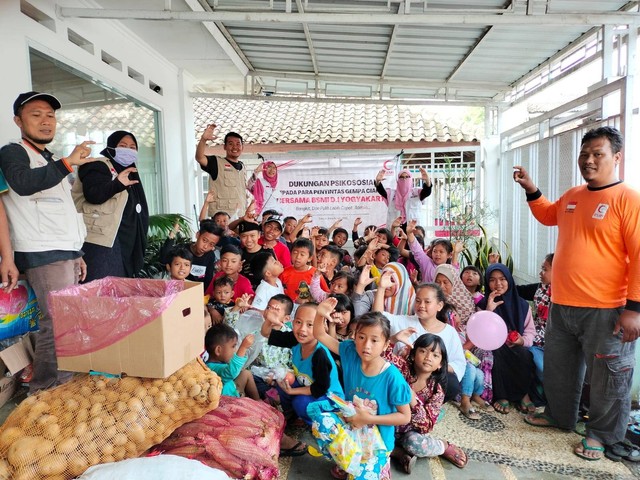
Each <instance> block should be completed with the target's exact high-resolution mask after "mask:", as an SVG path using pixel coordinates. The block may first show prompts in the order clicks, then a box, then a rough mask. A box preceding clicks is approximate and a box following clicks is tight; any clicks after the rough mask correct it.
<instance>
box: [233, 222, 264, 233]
mask: <svg viewBox="0 0 640 480" xmlns="http://www.w3.org/2000/svg"><path fill="white" fill-rule="evenodd" d="M259 231H260V225H259V224H258V223H253V222H246V221H242V222H240V223H239V224H238V233H239V234H241V235H242V234H243V233H247V232H259Z"/></svg>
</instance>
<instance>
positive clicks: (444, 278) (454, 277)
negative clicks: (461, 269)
mask: <svg viewBox="0 0 640 480" xmlns="http://www.w3.org/2000/svg"><path fill="white" fill-rule="evenodd" d="M434 278H435V283H437V284H438V285H440V288H442V291H443V292H444V296H445V297H446V298H447V302H448V303H450V304H451V305H453V306H454V308H455V309H456V313H457V314H458V317H459V318H460V323H461V325H462V328H463V329H465V330H466V326H467V321H468V320H469V317H470V316H471V315H472V314H473V313H474V312H475V311H476V304H475V303H474V301H473V296H472V295H471V293H470V292H469V290H467V287H465V286H464V283H462V280H461V279H460V277H459V276H458V269H457V268H455V267H454V266H453V265H450V264H448V263H443V264H441V265H438V266H437V267H436V271H435V277H434Z"/></svg>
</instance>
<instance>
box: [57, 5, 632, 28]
mask: <svg viewBox="0 0 640 480" xmlns="http://www.w3.org/2000/svg"><path fill="white" fill-rule="evenodd" d="M56 13H57V15H58V16H59V17H61V18H95V19H114V20H164V21H167V20H172V21H173V20H180V21H189V22H269V23H298V24H301V23H312V24H315V23H317V24H334V25H546V26H549V25H558V26H562V25H593V26H598V25H640V14H638V13H627V12H612V13H578V12H576V13H547V14H541V15H517V14H508V15H491V14H471V15H470V14H454V13H417V14H411V15H396V14H395V13H367V12H366V11H363V12H362V13H361V14H359V15H353V14H344V13H280V12H228V11H213V12H183V11H166V10H135V9H132V10H112V9H96V8H70V7H61V6H60V5H56Z"/></svg>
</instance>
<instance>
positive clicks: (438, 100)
mask: <svg viewBox="0 0 640 480" xmlns="http://www.w3.org/2000/svg"><path fill="white" fill-rule="evenodd" d="M189 95H190V96H191V97H192V98H223V99H227V100H264V101H266V102H296V103H339V104H353V105H359V104H364V105H439V106H452V105H461V106H465V107H467V106H469V107H474V106H476V107H485V106H487V105H497V104H499V103H500V102H495V101H490V100H487V99H480V100H479V99H477V98H471V97H464V98H449V99H446V100H445V98H444V96H438V97H434V98H432V99H425V100H419V99H412V100H401V99H380V98H368V97H367V98H361V97H337V98H332V97H279V96H277V95H270V96H264V95H237V94H232V93H229V94H226V93H203V92H189Z"/></svg>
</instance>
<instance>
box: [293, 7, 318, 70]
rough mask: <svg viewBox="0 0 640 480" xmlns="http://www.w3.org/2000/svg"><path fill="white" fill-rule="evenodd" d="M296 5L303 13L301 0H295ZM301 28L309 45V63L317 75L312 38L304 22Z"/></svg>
mask: <svg viewBox="0 0 640 480" xmlns="http://www.w3.org/2000/svg"><path fill="white" fill-rule="evenodd" d="M296 6H297V7H298V11H299V12H300V13H304V8H303V7H302V1H301V0H296ZM302 29H303V30H304V38H306V40H307V46H308V47H309V55H310V56H311V63H312V64H313V73H314V74H315V75H317V74H318V60H317V56H316V49H315V48H313V39H312V38H311V32H309V26H308V25H307V24H306V23H303V24H302Z"/></svg>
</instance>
